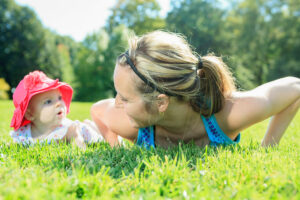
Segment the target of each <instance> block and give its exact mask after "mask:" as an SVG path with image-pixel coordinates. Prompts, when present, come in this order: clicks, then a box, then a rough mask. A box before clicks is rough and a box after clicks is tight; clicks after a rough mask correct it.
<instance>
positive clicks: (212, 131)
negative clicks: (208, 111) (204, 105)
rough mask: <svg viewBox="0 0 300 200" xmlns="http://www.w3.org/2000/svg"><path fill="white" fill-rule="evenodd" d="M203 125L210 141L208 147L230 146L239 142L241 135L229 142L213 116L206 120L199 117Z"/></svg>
mask: <svg viewBox="0 0 300 200" xmlns="http://www.w3.org/2000/svg"><path fill="white" fill-rule="evenodd" d="M201 118H202V121H203V124H204V126H205V130H206V132H207V135H208V137H209V140H210V145H212V146H217V145H222V144H223V145H230V144H236V143H238V142H239V141H240V138H241V135H240V133H239V135H238V136H237V137H236V138H235V140H234V141H233V140H231V139H230V138H229V137H228V136H227V135H226V134H225V133H224V132H223V131H222V129H221V128H220V127H219V125H218V122H217V120H216V118H215V116H214V115H211V116H210V117H208V118H206V117H204V116H202V115H201Z"/></svg>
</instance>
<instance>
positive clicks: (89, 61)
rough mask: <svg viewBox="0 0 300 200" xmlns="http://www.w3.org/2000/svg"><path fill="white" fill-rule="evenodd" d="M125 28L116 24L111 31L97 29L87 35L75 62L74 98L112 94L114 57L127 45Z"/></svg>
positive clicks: (91, 99)
mask: <svg viewBox="0 0 300 200" xmlns="http://www.w3.org/2000/svg"><path fill="white" fill-rule="evenodd" d="M127 36H128V30H127V29H126V28H125V27H124V26H118V27H115V28H114V29H113V30H112V33H111V34H109V35H108V33H107V32H106V31H105V30H104V29H100V30H99V31H98V32H95V33H93V34H91V35H89V36H87V37H86V38H85V39H84V41H83V43H82V47H81V48H80V49H79V51H78V54H77V58H76V64H75V75H76V77H77V79H76V96H75V99H76V100H82V101H96V100H99V99H103V98H108V97H112V96H113V95H114V86H113V80H112V75H113V70H114V65H115V59H116V58H117V56H118V54H120V53H121V52H122V51H124V49H125V47H126V46H127Z"/></svg>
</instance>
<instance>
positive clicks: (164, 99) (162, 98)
mask: <svg viewBox="0 0 300 200" xmlns="http://www.w3.org/2000/svg"><path fill="white" fill-rule="evenodd" d="M169 103H170V97H168V96H167V95H165V94H160V95H158V96H157V107H158V111H159V112H160V113H163V112H165V111H166V110H167V108H168V106H169Z"/></svg>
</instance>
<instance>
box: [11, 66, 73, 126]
mask: <svg viewBox="0 0 300 200" xmlns="http://www.w3.org/2000/svg"><path fill="white" fill-rule="evenodd" d="M54 89H58V90H59V91H60V93H61V95H62V99H63V101H64V102H65V104H66V108H67V113H69V111H70V104H71V100H72V95H73V89H72V87H71V86H70V85H69V84H67V83H64V82H59V81H58V79H56V80H53V79H51V78H49V77H47V76H46V75H45V74H44V73H43V72H41V71H34V72H30V73H29V74H28V75H26V76H25V77H24V79H23V80H21V81H20V83H19V85H18V86H17V88H16V90H15V92H14V94H13V102H14V105H15V111H14V115H13V118H12V120H11V123H10V127H14V130H17V129H19V128H20V127H21V126H25V125H26V124H29V123H30V120H27V119H26V118H25V117H24V115H25V112H26V110H27V107H28V104H29V101H30V99H31V98H32V97H33V96H34V95H36V94H39V93H42V92H47V91H49V90H54Z"/></svg>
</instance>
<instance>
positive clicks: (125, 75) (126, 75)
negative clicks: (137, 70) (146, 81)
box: [114, 65, 138, 97]
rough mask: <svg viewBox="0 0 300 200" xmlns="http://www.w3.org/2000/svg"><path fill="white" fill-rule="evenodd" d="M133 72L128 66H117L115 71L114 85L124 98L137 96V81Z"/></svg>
mask: <svg viewBox="0 0 300 200" xmlns="http://www.w3.org/2000/svg"><path fill="white" fill-rule="evenodd" d="M135 78H138V77H135V76H134V74H133V72H132V70H131V69H130V68H128V67H126V66H120V65H116V67H115V71H114V85H115V89H116V91H117V92H118V93H119V94H120V95H122V96H123V97H128V96H135V95H137V94H138V93H137V90H136V81H137V80H136V79H135Z"/></svg>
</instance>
